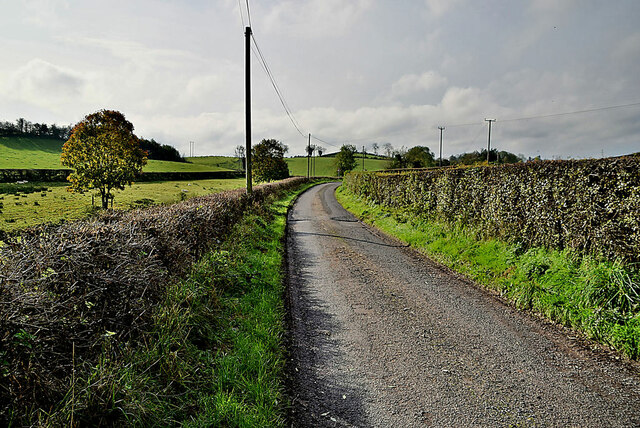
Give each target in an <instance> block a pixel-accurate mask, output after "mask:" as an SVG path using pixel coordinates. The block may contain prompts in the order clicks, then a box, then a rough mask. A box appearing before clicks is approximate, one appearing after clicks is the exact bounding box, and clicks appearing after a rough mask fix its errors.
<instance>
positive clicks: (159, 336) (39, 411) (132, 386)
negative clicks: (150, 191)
mask: <svg viewBox="0 0 640 428" xmlns="http://www.w3.org/2000/svg"><path fill="white" fill-rule="evenodd" d="M303 182H304V180H300V179H292V180H288V181H285V182H283V183H280V184H277V185H272V186H265V187H260V188H258V189H256V190H257V191H256V192H255V193H254V197H253V198H247V197H246V196H244V195H243V194H241V193H240V192H229V193H227V194H218V195H212V196H210V197H206V198H194V199H190V200H189V201H186V202H184V203H182V204H176V205H174V206H169V207H154V208H150V209H146V210H137V211H133V212H130V213H124V214H123V213H116V214H112V215H107V216H104V217H101V218H100V219H99V220H96V221H94V222H77V223H67V224H65V225H63V226H61V227H57V228H49V229H47V228H38V229H32V230H29V231H25V232H24V233H23V234H22V235H20V236H16V237H13V238H11V239H10V240H8V241H7V242H5V244H4V245H3V247H2V248H1V253H0V280H1V283H0V345H1V346H0V376H1V377H2V382H1V383H0V403H2V405H1V406H0V424H2V425H7V424H13V425H15V426H22V425H44V426H58V425H71V426H94V425H95V426H114V425H118V426H121V425H127V426H128V425H139V426H167V425H175V424H186V425H187V426H189V425H192V426H216V425H218V426H271V425H273V424H277V423H278V421H279V420H280V419H279V416H278V415H279V411H278V410H277V409H278V406H279V405H282V399H281V398H280V395H279V394H280V393H279V389H278V388H279V386H278V385H279V384H278V380H277V375H278V367H279V366H280V365H281V364H282V362H281V359H280V358H279V356H278V352H279V349H280V348H279V346H278V345H279V342H278V341H279V336H280V334H281V332H280V330H279V329H280V328H281V327H279V326H280V325H281V322H280V319H281V313H280V312H279V311H280V309H279V306H278V299H279V298H280V294H279V293H280V290H279V287H280V277H279V276H278V272H279V268H280V258H279V257H281V252H280V250H281V248H280V247H279V245H280V241H279V240H280V238H281V236H282V231H283V230H284V217H283V215H280V214H279V211H278V210H277V209H276V208H274V207H278V205H277V204H275V203H274V202H273V200H274V199H273V198H275V197H276V196H282V195H283V192H290V191H292V190H293V189H295V188H298V187H299V186H300V185H301V184H302V183H303ZM289 197H292V196H289ZM274 204H275V205H274ZM279 209H280V210H281V211H282V210H285V211H286V208H282V206H280V208H279ZM278 215H280V217H281V218H278ZM276 403H278V404H277V405H276Z"/></svg>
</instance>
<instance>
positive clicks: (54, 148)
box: [0, 137, 64, 169]
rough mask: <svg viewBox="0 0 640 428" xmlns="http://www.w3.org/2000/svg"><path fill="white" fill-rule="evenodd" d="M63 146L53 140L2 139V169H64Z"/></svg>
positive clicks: (33, 138)
mask: <svg viewBox="0 0 640 428" xmlns="http://www.w3.org/2000/svg"><path fill="white" fill-rule="evenodd" d="M63 144H64V142H63V141H60V140H57V139H53V138H35V137H0V168H1V169H6V168H35V169H59V168H62V165H61V164H60V152H61V151H62V145H63Z"/></svg>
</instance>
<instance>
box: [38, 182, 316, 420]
mask: <svg viewBox="0 0 640 428" xmlns="http://www.w3.org/2000/svg"><path fill="white" fill-rule="evenodd" d="M311 185H312V184H307V185H305V186H304V187H302V188H300V189H297V190H295V191H288V192H285V193H283V194H282V195H281V196H280V197H279V198H277V199H272V200H270V201H269V202H268V203H265V204H262V205H255V206H253V207H252V208H251V209H250V210H249V212H247V214H246V215H245V216H244V218H243V219H242V220H241V221H240V222H239V223H238V224H236V225H235V226H234V228H233V231H232V232H231V234H230V235H229V237H228V238H227V239H226V240H225V241H224V242H222V243H220V244H219V246H218V248H217V249H216V250H214V251H211V252H209V253H208V254H206V255H205V256H204V257H202V258H201V259H200V260H199V261H198V262H197V263H196V264H194V266H193V267H192V270H191V273H190V274H189V275H188V277H187V278H186V279H184V280H181V281H176V282H175V283H174V284H173V285H172V286H170V287H169V289H168V290H167V294H166V299H165V302H164V304H162V305H159V306H158V308H157V309H156V313H155V315H154V325H155V327H154V329H153V331H151V332H150V333H149V335H148V336H147V337H145V338H144V339H143V340H141V341H139V343H137V344H135V346H133V345H132V344H121V343H117V342H116V341H115V340H113V338H112V337H109V336H106V337H104V338H103V341H104V344H103V357H102V358H101V359H100V361H99V362H98V363H97V364H95V365H94V366H91V367H81V368H80V367H79V368H78V370H77V372H78V373H86V374H87V375H83V376H78V378H74V379H73V380H72V384H71V387H70V389H69V393H68V394H67V397H66V398H65V400H64V402H63V403H62V404H61V405H60V406H59V408H58V409H56V410H55V411H54V412H52V413H50V414H44V416H42V417H40V421H39V422H40V423H43V424H45V425H48V424H50V425H62V424H65V425H71V426H74V425H75V426H93V425H127V426H130V425H131V426H173V425H182V426H187V427H211V426H224V427H278V426H284V424H285V420H284V418H285V415H286V411H285V410H286V405H287V403H286V399H285V397H284V385H283V382H284V373H283V370H284V361H285V359H284V356H283V344H282V339H283V334H284V303H283V295H284V289H283V277H282V274H283V273H282V272H283V259H284V239H283V238H284V233H285V225H286V214H287V211H288V207H289V206H290V205H291V203H292V201H293V200H294V199H295V197H296V196H297V195H298V194H299V193H301V192H302V191H303V190H305V189H306V188H308V187H310V186H311ZM116 356H117V357H116ZM34 422H35V421H34Z"/></svg>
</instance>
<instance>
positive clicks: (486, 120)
mask: <svg viewBox="0 0 640 428" xmlns="http://www.w3.org/2000/svg"><path fill="white" fill-rule="evenodd" d="M495 121H496V120H495V119H485V122H489V139H488V140H487V165H489V153H491V122H495Z"/></svg>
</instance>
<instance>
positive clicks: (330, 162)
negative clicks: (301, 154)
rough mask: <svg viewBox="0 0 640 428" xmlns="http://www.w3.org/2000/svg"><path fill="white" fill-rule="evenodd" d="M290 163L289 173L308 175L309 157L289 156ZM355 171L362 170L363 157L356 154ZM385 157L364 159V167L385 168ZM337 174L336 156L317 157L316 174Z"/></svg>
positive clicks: (327, 175) (319, 175) (320, 175)
mask: <svg viewBox="0 0 640 428" xmlns="http://www.w3.org/2000/svg"><path fill="white" fill-rule="evenodd" d="M285 160H286V161H287V164H288V165H289V173H290V174H291V175H302V176H306V175H307V158H287V159H285ZM356 160H357V161H358V162H357V164H356V168H355V171H362V158H360V155H356ZM387 162H388V161H387V160H384V159H371V158H369V157H367V158H366V159H365V160H364V167H365V169H366V170H367V171H378V170H381V169H384V167H385V166H386V164H387ZM335 175H336V163H335V157H329V156H323V157H317V158H315V176H316V177H334V176H335Z"/></svg>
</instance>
